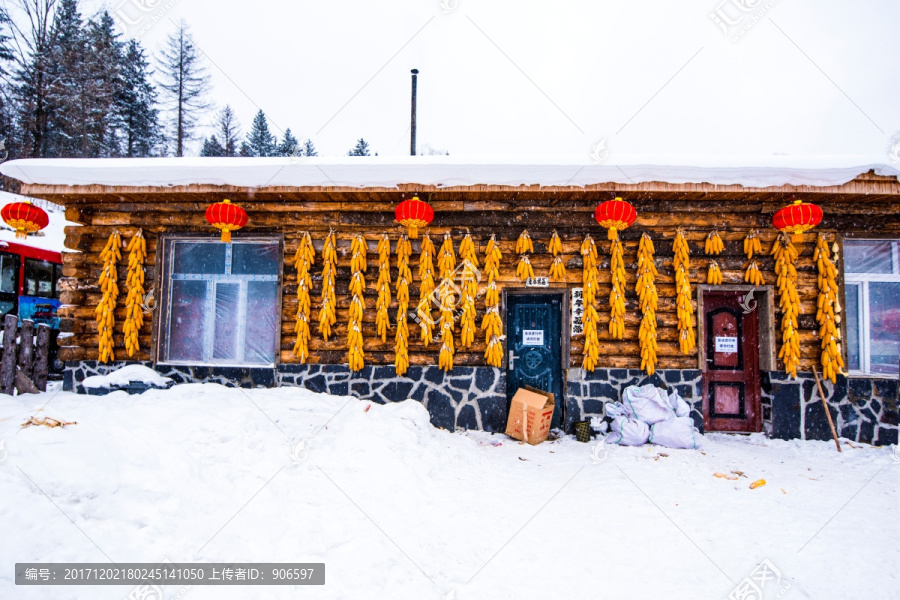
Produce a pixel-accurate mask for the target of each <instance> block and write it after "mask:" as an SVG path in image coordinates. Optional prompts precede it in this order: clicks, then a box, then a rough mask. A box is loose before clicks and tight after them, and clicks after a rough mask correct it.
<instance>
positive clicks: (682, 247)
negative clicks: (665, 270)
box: [672, 229, 696, 354]
mask: <svg viewBox="0 0 900 600" xmlns="http://www.w3.org/2000/svg"><path fill="white" fill-rule="evenodd" d="M672 250H673V252H674V254H675V258H674V259H673V260H672V267H673V268H674V270H675V307H676V312H677V314H678V344H679V347H680V349H681V352H683V353H684V354H690V353H692V352H693V351H694V349H695V347H696V339H695V337H694V322H693V316H694V307H693V305H692V304H691V296H692V294H691V282H690V268H691V264H690V249H689V247H688V243H687V240H686V239H685V237H684V231H683V230H682V229H679V230H678V232H677V233H676V235H675V241H674V243H673V244H672Z"/></svg>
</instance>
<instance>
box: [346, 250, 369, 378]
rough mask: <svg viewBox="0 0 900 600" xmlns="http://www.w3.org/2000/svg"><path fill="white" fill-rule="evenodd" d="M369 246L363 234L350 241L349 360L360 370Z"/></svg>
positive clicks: (362, 364)
mask: <svg viewBox="0 0 900 600" xmlns="http://www.w3.org/2000/svg"><path fill="white" fill-rule="evenodd" d="M368 250H369V247H368V244H366V238H364V237H363V236H362V234H356V235H355V236H354V237H353V241H352V242H351V243H350V271H351V272H352V273H353V275H352V276H351V277H350V294H351V298H350V319H349V323H348V324H347V347H348V351H347V362H349V363H350V370H351V371H359V370H361V369H362V368H363V366H364V364H365V358H366V355H365V353H364V352H363V336H362V321H363V311H364V310H365V307H366V301H365V299H364V297H363V292H364V291H365V289H366V278H365V272H366V268H367V266H368V265H367V263H366V253H367V252H368Z"/></svg>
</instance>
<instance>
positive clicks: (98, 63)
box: [82, 11, 124, 157]
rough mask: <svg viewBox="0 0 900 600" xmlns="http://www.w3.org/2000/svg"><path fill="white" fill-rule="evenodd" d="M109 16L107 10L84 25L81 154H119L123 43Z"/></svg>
mask: <svg viewBox="0 0 900 600" xmlns="http://www.w3.org/2000/svg"><path fill="white" fill-rule="evenodd" d="M116 29H117V27H116V24H115V21H114V20H113V18H112V17H111V16H110V15H109V13H108V12H106V11H103V12H102V13H100V18H99V19H98V20H96V21H91V22H90V23H89V25H88V27H87V32H86V41H87V48H88V52H89V55H88V57H87V60H86V61H85V62H86V67H87V68H86V74H85V75H86V77H87V82H86V85H85V86H84V87H85V89H86V90H87V91H88V93H89V97H88V98H86V111H85V115H84V120H85V123H84V124H83V125H82V128H83V131H84V139H83V140H82V156H92V157H108V156H121V154H122V151H121V148H120V144H119V135H118V134H119V132H118V130H117V128H116V125H117V123H116V121H117V120H118V119H117V110H116V109H117V106H116V99H117V96H118V95H119V92H120V91H121V90H122V89H123V87H124V82H123V80H122V67H123V64H124V52H123V46H124V44H123V43H122V42H121V40H119V37H120V34H119V33H118V31H116Z"/></svg>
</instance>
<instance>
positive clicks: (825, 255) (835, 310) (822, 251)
mask: <svg viewBox="0 0 900 600" xmlns="http://www.w3.org/2000/svg"><path fill="white" fill-rule="evenodd" d="M837 251H838V246H837V244H835V245H834V259H835V260H832V256H831V252H830V251H829V248H828V242H826V241H825V236H824V235H823V234H821V233H820V234H819V235H818V237H817V239H816V249H815V252H814V254H813V260H814V261H815V263H816V272H817V278H816V279H817V287H818V289H819V294H818V297H817V298H816V306H817V308H816V322H817V323H818V324H819V338H821V340H822V342H821V354H820V362H821V365H822V376H823V377H825V378H827V379H830V380H831V382H832V383H837V376H838V375H840V374H845V373H844V372H843V369H844V358H843V356H842V352H841V343H840V340H841V330H840V327H839V323H840V312H841V305H840V303H839V302H838V298H837V291H836V290H837V289H838V286H837V269H836V268H835V266H834V263H835V261H836V259H837Z"/></svg>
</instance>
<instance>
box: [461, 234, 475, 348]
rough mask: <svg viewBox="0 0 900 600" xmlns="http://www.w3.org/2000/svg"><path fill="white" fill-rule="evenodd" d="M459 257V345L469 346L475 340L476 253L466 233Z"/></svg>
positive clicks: (473, 244)
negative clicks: (460, 261) (460, 303)
mask: <svg viewBox="0 0 900 600" xmlns="http://www.w3.org/2000/svg"><path fill="white" fill-rule="evenodd" d="M459 257H460V258H461V259H462V261H463V262H462V281H461V282H460V283H461V288H462V299H461V300H462V309H463V312H462V319H461V331H460V340H459V342H460V345H462V346H463V347H466V346H470V345H471V344H472V342H473V341H474V340H475V315H476V310H475V299H476V298H477V297H478V255H477V254H476V253H475V243H474V242H473V241H472V236H470V235H469V234H466V237H464V238H463V241H462V242H460V244H459Z"/></svg>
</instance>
